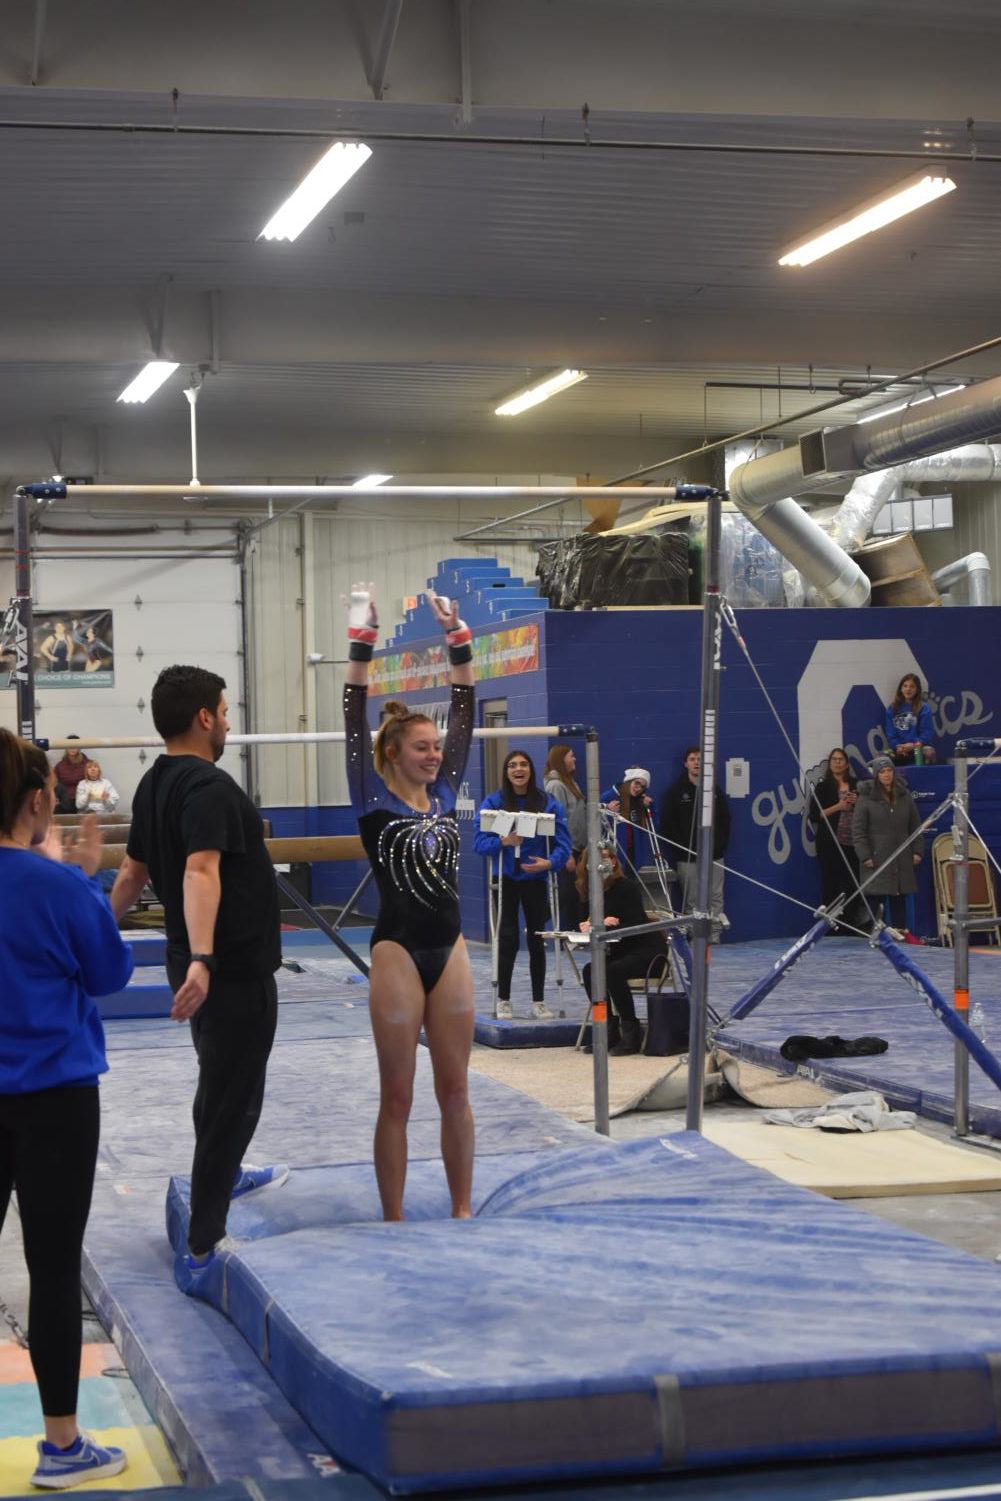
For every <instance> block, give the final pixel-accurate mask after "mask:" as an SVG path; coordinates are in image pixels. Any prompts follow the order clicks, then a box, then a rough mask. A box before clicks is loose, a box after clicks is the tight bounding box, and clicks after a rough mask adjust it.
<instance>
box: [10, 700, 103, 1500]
mask: <svg viewBox="0 0 1001 1501" xmlns="http://www.w3.org/2000/svg"><path fill="white" fill-rule="evenodd" d="M55 804H56V778H55V773H54V772H53V771H52V770H51V769H50V767H49V764H48V762H47V760H46V758H45V755H44V753H43V752H42V751H40V750H39V749H38V748H37V746H34V745H32V744H30V742H29V741H27V740H21V739H19V738H18V736H16V735H12V734H11V733H10V731H9V730H4V729H0V910H2V911H3V923H2V924H0V976H2V977H3V1005H2V1006H0V1227H2V1226H3V1222H4V1219H5V1218H6V1213H7V1209H8V1206H9V1204H10V1200H11V1194H12V1193H13V1191H14V1190H15V1189H16V1191H17V1206H18V1210H19V1213H20V1218H21V1231H22V1238H23V1241H24V1255H25V1260H26V1262H27V1266H28V1277H29V1284H30V1293H29V1303H28V1330H29V1351H30V1355H31V1364H32V1369H33V1370H34V1373H35V1379H36V1381H37V1382H38V1394H39V1397H40V1399H41V1405H42V1414H43V1417H44V1420H45V1438H44V1439H43V1440H42V1441H40V1442H39V1445H38V1467H37V1469H36V1471H35V1473H34V1475H32V1477H31V1483H32V1485H35V1486H39V1487H41V1488H42V1489H52V1490H65V1489H66V1488H67V1487H69V1486H72V1485H78V1484H80V1483H81V1482H82V1481H85V1480H98V1479H102V1478H103V1477H105V1476H109V1475H117V1474H118V1473H119V1472H120V1471H121V1470H123V1469H124V1468H125V1463H126V1460H125V1454H124V1453H123V1452H122V1450H121V1449H114V1448H109V1447H105V1446H102V1445H99V1444H97V1443H95V1442H94V1440H93V1439H91V1438H90V1437H89V1436H88V1435H87V1434H85V1433H81V1431H80V1428H79V1426H78V1423H77V1415H76V1408H77V1389H78V1385H79V1379H80V1347H81V1324H80V1256H81V1249H82V1246H83V1233H84V1229H85V1227H86V1224H87V1215H88V1213H89V1211H90V1199H91V1193H92V1190H93V1186H94V1172H95V1168H96V1165H97V1143H98V1135H99V1125H100V1106H99V1102H98V1086H97V1080H98V1076H99V1075H100V1074H103V1073H104V1072H105V1071H106V1070H107V1067H108V1064H107V1059H106V1058H105V1050H104V1029H103V1027H102V1025H101V1018H100V1014H99V1012H98V1009H97V1006H96V1005H95V1003H94V997H95V996H98V995H107V994H109V993H110V992H113V991H116V990H120V989H121V988H122V986H123V985H125V984H126V982H127V980H128V978H129V975H130V974H131V973H132V952H131V950H130V949H129V948H128V947H127V946H126V944H125V943H124V942H123V941H122V938H121V935H120V934H119V932H118V925H117V923H116V922H115V919H114V917H113V916H112V912H111V908H110V906H109V905H108V900H107V897H106V896H105V895H104V892H103V891H102V889H101V885H100V882H99V881H98V880H97V877H96V873H97V869H98V866H99V865H100V860H101V841H102V836H101V832H100V829H99V826H98V821H97V819H96V818H95V817H94V816H93V815H92V814H91V815H89V816H88V817H86V818H84V820H83V823H82V824H81V827H80V832H79V834H78V835H77V839H76V843H75V845H74V847H73V851H72V859H73V861H74V863H73V864H63V863H62V854H63V852H62V841H61V834H60V832H59V830H57V829H55V828H54V827H53V825H52V813H53V810H54V808H55Z"/></svg>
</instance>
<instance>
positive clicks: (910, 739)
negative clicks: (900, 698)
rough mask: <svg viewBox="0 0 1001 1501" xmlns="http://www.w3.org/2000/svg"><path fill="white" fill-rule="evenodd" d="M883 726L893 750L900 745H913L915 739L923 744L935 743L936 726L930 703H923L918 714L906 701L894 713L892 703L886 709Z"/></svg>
mask: <svg viewBox="0 0 1001 1501" xmlns="http://www.w3.org/2000/svg"><path fill="white" fill-rule="evenodd" d="M883 727H884V729H885V730H886V738H887V740H888V741H889V744H890V749H891V750H896V749H897V747H898V746H900V745H913V744H914V742H915V740H920V741H921V744H922V745H934V744H935V726H934V725H933V724H932V718H931V709H930V707H929V706H928V704H922V705H921V707H920V709H919V710H918V712H917V713H916V714H915V712H914V710H913V709H911V708H908V706H907V704H906V703H903V704H901V705H900V708H899V709H898V710H897V712H896V713H894V712H893V705H892V704H891V705H890V707H889V708H888V709H887V711H886V717H885V720H884V726H883Z"/></svg>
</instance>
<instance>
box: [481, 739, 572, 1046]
mask: <svg viewBox="0 0 1001 1501" xmlns="http://www.w3.org/2000/svg"><path fill="white" fill-rule="evenodd" d="M499 808H503V809H505V810H506V811H507V812H509V813H516V814H517V813H552V814H553V815H554V816H555V818H556V832H555V834H554V835H553V836H552V838H550V839H546V838H545V837H543V836H541V835H529V836H527V837H526V836H524V835H522V834H519V833H518V831H517V829H513V830H512V831H511V833H510V834H505V835H504V836H503V837H501V836H500V835H498V834H493V833H488V832H487V831H486V830H485V829H482V828H480V827H479V824H477V829H476V833H475V835H474V836H473V848H474V850H475V851H476V853H477V854H478V855H489V856H490V860H491V870H492V872H493V874H494V875H495V876H496V875H497V873H498V866H500V892H499V900H500V927H499V932H498V964H497V1016H498V1018H499V1019H500V1020H501V1021H510V1020H511V1018H512V1016H513V1012H512V1009H511V976H512V974H513V973H514V961H515V958H516V956H517V953H518V948H519V945H520V934H519V928H518V909H519V907H520V908H521V911H522V912H523V913H524V915H525V938H526V942H527V944H528V972H529V977H530V979H531V983H532V1016H533V1017H534V1018H535V1019H536V1020H538V1021H547V1020H550V1019H551V1018H552V1015H553V1013H552V1011H550V1009H549V1007H548V1006H547V1005H546V1002H545V985H546V943H545V939H543V938H540V937H539V936H538V935H539V933H540V932H541V931H542V929H543V928H544V927H545V925H546V923H547V922H548V921H549V872H550V871H551V870H556V871H559V870H562V869H563V867H564V865H565V864H566V863H567V860H568V859H569V856H570V830H569V828H568V827H567V820H566V814H565V813H564V811H563V807H562V805H561V804H560V803H558V802H557V800H556V798H554V797H550V795H549V794H548V793H546V792H543V791H542V789H541V788H540V787H539V786H538V785H537V783H536V780H535V767H534V766H533V764H532V760H531V757H530V756H528V755H526V753H525V752H524V751H521V750H513V751H509V752H508V754H507V755H506V756H505V758H504V766H503V768H502V773H501V785H500V788H499V790H498V791H497V792H491V793H490V795H489V797H487V798H485V799H484V802H483V806H482V807H481V809H480V812H481V813H482V812H483V811H484V809H487V810H491V811H492V810H495V809H499Z"/></svg>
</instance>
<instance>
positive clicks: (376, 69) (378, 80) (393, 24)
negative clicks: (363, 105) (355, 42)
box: [368, 0, 403, 99]
mask: <svg viewBox="0 0 1001 1501" xmlns="http://www.w3.org/2000/svg"><path fill="white" fill-rule="evenodd" d="M402 10H403V0H386V4H385V7H384V8H383V12H382V23H381V25H380V26H379V38H378V41H377V42H376V44H375V54H374V56H373V58H372V70H371V72H370V73H369V77H368V82H369V87H370V88H371V90H372V98H373V99H382V98H384V96H385V89H386V69H387V68H388V67H389V58H390V55H391V53H392V51H393V43H394V42H395V40H396V28H397V27H398V26H399V24H400V15H401V12H402Z"/></svg>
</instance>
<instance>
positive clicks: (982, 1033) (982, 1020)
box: [970, 1000, 987, 1042]
mask: <svg viewBox="0 0 1001 1501" xmlns="http://www.w3.org/2000/svg"><path fill="white" fill-rule="evenodd" d="M970 1030H971V1031H972V1032H975V1033H976V1034H977V1036H978V1037H979V1038H980V1041H981V1042H986V1041H987V1013H986V1012H985V1011H984V1008H983V1005H982V1003H981V1002H980V1001H979V1000H977V1001H974V1002H973V1006H972V1007H971V1009H970Z"/></svg>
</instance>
